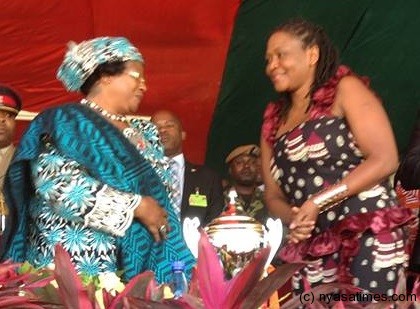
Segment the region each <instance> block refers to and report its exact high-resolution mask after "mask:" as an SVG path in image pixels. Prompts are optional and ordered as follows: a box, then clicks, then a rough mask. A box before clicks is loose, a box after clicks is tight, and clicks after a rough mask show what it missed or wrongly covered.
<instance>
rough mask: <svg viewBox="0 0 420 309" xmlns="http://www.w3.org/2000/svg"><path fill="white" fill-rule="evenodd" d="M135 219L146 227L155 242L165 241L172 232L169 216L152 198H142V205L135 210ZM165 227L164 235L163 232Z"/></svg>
mask: <svg viewBox="0 0 420 309" xmlns="http://www.w3.org/2000/svg"><path fill="white" fill-rule="evenodd" d="M134 217H135V218H136V219H137V220H139V221H140V222H141V223H142V224H143V225H144V226H146V228H147V229H148V230H149V232H150V233H151V234H152V235H153V238H154V239H155V241H161V240H163V239H164V238H165V236H166V233H167V232H169V231H170V226H169V222H168V214H167V213H166V211H165V209H163V208H162V207H161V206H160V205H159V203H158V202H157V201H156V200H155V199H154V198H153V197H151V196H143V197H142V199H141V202H140V204H139V205H138V206H137V207H136V209H134ZM163 226H164V227H165V228H164V229H165V232H164V233H162V231H161V230H162V227H163ZM160 229H161V230H160Z"/></svg>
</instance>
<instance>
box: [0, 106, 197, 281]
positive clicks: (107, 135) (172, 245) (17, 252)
mask: <svg viewBox="0 0 420 309" xmlns="http://www.w3.org/2000/svg"><path fill="white" fill-rule="evenodd" d="M130 124H131V126H132V127H134V128H137V129H138V130H140V129H144V128H148V129H149V130H148V131H144V132H142V133H143V136H144V138H145V139H147V140H148V141H151V144H154V143H155V144H156V143H157V142H154V141H153V138H152V139H150V137H154V138H156V139H157V137H155V136H156V133H157V132H156V128H155V126H154V125H143V126H142V125H140V122H136V121H133V122H131V123H130ZM47 137H48V138H47ZM46 139H47V140H50V141H51V144H52V145H54V147H55V149H56V150H57V152H58V153H61V154H63V155H64V154H65V157H66V159H68V160H73V161H76V162H78V163H79V164H80V165H81V166H83V167H85V168H86V172H87V173H88V174H89V175H90V176H91V177H92V178H93V179H95V180H97V181H99V182H100V183H101V184H104V185H107V186H109V187H111V188H113V189H115V190H118V191H122V192H131V193H132V194H137V195H142V196H143V195H149V196H152V197H153V198H155V199H156V200H157V201H158V203H159V204H160V205H162V206H163V207H164V208H165V210H166V211H167V213H168V221H169V224H170V226H171V232H169V233H168V238H167V239H166V240H165V241H164V242H161V243H156V242H154V240H153V237H152V236H151V235H150V233H149V232H148V231H147V229H146V228H145V227H144V226H143V225H141V224H140V223H138V222H137V221H136V220H134V221H133V223H132V224H131V225H130V226H129V228H128V229H127V230H126V231H125V235H124V236H122V237H116V236H113V235H112V234H109V233H106V232H105V233H104V232H101V231H99V230H98V233H92V235H91V236H90V237H92V239H93V240H95V241H101V242H102V243H103V244H101V245H98V248H97V249H96V250H101V252H104V251H107V250H108V251H107V253H109V252H115V253H116V255H117V257H118V263H116V259H114V258H112V254H110V255H109V261H108V264H106V263H104V264H102V265H101V267H103V268H102V269H107V271H114V269H122V270H124V273H123V275H124V276H125V279H126V280H128V279H130V278H131V277H133V276H135V275H137V274H138V273H140V272H142V271H145V270H147V269H151V270H154V271H155V274H156V278H157V280H158V281H159V282H169V281H170V278H171V262H172V261H174V260H183V261H184V262H185V263H186V265H187V268H186V269H187V275H189V274H190V270H191V268H192V266H193V265H194V263H195V260H194V257H193V256H192V254H191V252H190V251H189V250H188V248H187V246H186V244H185V242H184V240H183V238H182V233H181V227H180V224H179V220H178V219H177V217H176V215H175V213H174V211H173V207H172V205H171V204H170V203H171V201H170V199H169V192H168V191H167V187H166V186H165V185H164V184H163V182H162V179H161V177H160V176H159V175H161V176H162V177H167V178H168V179H169V176H165V175H167V174H168V171H164V170H160V171H159V172H158V173H157V170H158V168H157V165H155V166H154V164H155V163H154V162H151V161H149V160H147V159H146V158H145V157H143V156H142V155H141V154H140V153H139V151H138V150H137V149H136V147H135V146H134V145H133V144H132V143H131V142H130V141H129V140H128V139H126V138H124V136H123V134H122V133H121V132H120V131H118V130H117V129H116V128H115V127H114V126H112V125H111V124H110V123H109V122H108V121H106V120H105V119H104V118H102V117H100V116H99V115H98V114H97V113H95V112H94V111H92V110H91V109H89V108H88V107H86V106H82V105H80V104H67V105H64V106H61V107H59V108H54V109H50V110H47V111H45V112H43V113H41V114H40V115H39V116H37V117H36V118H35V119H34V120H33V121H32V122H31V124H30V126H29V128H28V130H27V132H26V133H25V134H24V136H23V137H22V139H21V144H20V146H19V148H18V150H17V152H16V156H15V158H14V160H13V161H12V163H11V166H10V170H9V172H8V174H7V176H6V180H5V184H6V186H5V196H6V200H7V201H8V202H9V203H10V209H11V213H12V216H11V218H12V222H11V224H10V225H9V227H11V228H14V229H15V230H12V231H8V233H6V235H11V237H9V238H8V241H7V243H8V246H7V248H8V251H7V253H6V255H5V256H4V257H3V258H12V259H13V260H15V261H24V260H26V258H27V254H26V252H27V251H28V248H29V247H30V242H31V239H33V238H31V237H32V236H31V235H32V234H31V233H30V231H32V229H30V230H29V231H28V227H32V226H33V224H34V222H32V218H37V217H38V216H37V215H39V213H38V214H37V213H36V209H42V207H44V206H47V205H46V203H47V202H46V201H45V200H43V199H41V198H40V197H39V196H38V195H35V188H34V187H33V185H32V181H31V177H30V170H29V162H30V161H31V160H34V159H35V158H37V157H38V156H39V155H40V154H41V153H42V152H43V149H44V144H45V141H44V140H46ZM146 152H148V153H149V154H150V155H151V156H154V157H155V158H156V160H155V162H157V161H159V158H160V157H162V158H163V152H162V147H161V146H159V147H157V148H156V149H155V154H154V155H152V154H151V153H152V152H153V151H152V150H150V151H149V150H148V151H146ZM166 165H167V163H166ZM162 166H163V165H162ZM158 174H159V175H158ZM96 190H97V191H98V190H100V189H99V187H98V188H97V189H96ZM48 207H50V208H49V212H48V213H46V215H45V218H44V219H45V220H46V221H48V223H49V224H51V225H52V224H53V223H54V226H56V227H57V229H60V228H61V229H62V228H64V225H65V224H67V222H66V221H65V220H66V219H65V218H73V217H75V216H76V215H77V212H76V211H75V210H72V209H66V208H65V207H54V206H53V205H48ZM93 207H94V203H93V202H91V203H90V204H88V206H86V210H87V209H93ZM57 209H58V210H59V212H57ZM63 213H65V214H66V215H67V217H64V216H63ZM58 214H60V216H59V215H58ZM54 216H56V217H54ZM47 217H49V218H47ZM83 224H84V219H81V220H80V221H79V222H77V221H71V224H70V225H65V226H66V229H68V230H69V231H71V230H73V231H74V232H75V233H77V235H79V236H80V237H84V236H83V233H82V232H81V227H82V226H83ZM92 231H96V230H94V229H92ZM54 235H56V234H54V233H51V234H50V238H51V239H49V241H51V243H52V242H54V239H55V241H59V239H58V237H57V238H55V237H53V236H54ZM74 235H76V234H74ZM82 239H83V240H84V238H82ZM60 241H61V240H60ZM70 243H71V242H69V244H70ZM77 243H78V242H77ZM78 244H79V243H78ZM84 244H87V243H86V242H83V244H79V245H80V246H81V249H83V250H86V251H88V248H85V247H83V246H84ZM90 245H91V244H90V243H88V246H90ZM67 248H71V249H72V250H74V251H77V250H78V249H77V246H74V245H73V246H71V245H69V246H67ZM80 252H82V251H80ZM101 254H102V253H101ZM104 256H106V254H104ZM42 258H45V259H49V257H43V256H37V257H35V256H34V257H32V259H34V260H35V259H38V261H39V262H40V263H47V261H46V260H42ZM86 259H88V260H89V256H86V255H84V254H81V255H80V258H78V260H77V261H76V263H78V264H79V266H80V268H82V266H83V265H84V263H85V261H86ZM90 261H92V259H90ZM86 264H87V265H88V264H89V263H86ZM95 271H96V270H95ZM99 271H100V270H99Z"/></svg>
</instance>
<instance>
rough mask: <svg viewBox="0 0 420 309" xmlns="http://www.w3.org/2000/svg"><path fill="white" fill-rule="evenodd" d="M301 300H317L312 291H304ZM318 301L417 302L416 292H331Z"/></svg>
mask: <svg viewBox="0 0 420 309" xmlns="http://www.w3.org/2000/svg"><path fill="white" fill-rule="evenodd" d="M299 299H300V302H301V303H302V304H308V303H309V304H312V303H313V302H314V301H315V296H314V294H313V293H312V292H309V293H302V294H300V296H299ZM317 301H320V302H323V303H326V304H329V303H330V302H332V301H333V302H339V301H343V302H354V301H356V302H360V303H369V302H379V301H390V302H394V301H409V302H416V301H417V299H416V295H415V294H392V295H391V296H388V295H386V294H377V293H362V292H357V293H349V294H341V293H330V294H322V293H321V294H319V299H318V300H317Z"/></svg>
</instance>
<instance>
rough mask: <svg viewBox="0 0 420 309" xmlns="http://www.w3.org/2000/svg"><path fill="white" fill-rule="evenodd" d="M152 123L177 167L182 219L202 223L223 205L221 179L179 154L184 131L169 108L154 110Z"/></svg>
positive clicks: (214, 216) (204, 167)
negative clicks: (196, 218)
mask: <svg viewBox="0 0 420 309" xmlns="http://www.w3.org/2000/svg"><path fill="white" fill-rule="evenodd" d="M151 120H152V122H153V123H154V124H155V125H156V126H157V128H158V130H159V136H160V140H161V142H162V144H163V147H164V149H165V155H166V156H167V157H169V158H170V159H172V160H174V161H176V163H177V164H178V166H179V172H178V175H179V180H180V187H181V191H182V202H181V222H183V221H184V219H185V218H186V217H189V218H193V217H198V219H199V220H200V225H201V226H205V225H207V224H208V223H209V222H210V221H211V220H213V219H214V218H216V217H217V216H218V215H219V214H220V213H221V212H222V210H223V208H224V206H225V202H224V198H223V189H222V181H221V179H220V177H219V176H218V175H217V174H216V173H215V172H214V171H212V170H211V169H209V168H208V167H206V166H204V165H196V164H193V163H190V162H188V160H187V159H186V158H185V157H184V154H183V153H182V141H183V140H184V139H185V137H186V133H185V132H184V131H183V129H182V124H181V121H180V119H179V118H178V117H177V116H176V115H175V114H173V113H172V112H170V111H166V110H161V111H157V112H156V113H154V115H153V116H152V119H151Z"/></svg>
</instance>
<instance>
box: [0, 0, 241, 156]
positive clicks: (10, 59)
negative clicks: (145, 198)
mask: <svg viewBox="0 0 420 309" xmlns="http://www.w3.org/2000/svg"><path fill="white" fill-rule="evenodd" d="M239 4H240V1H239V0H200V1H197V0H180V1H167V0H154V1H148V0H147V1H146V0H120V1H113V0H100V1H99V0H72V1H70V0H65V1H51V0H13V1H2V4H1V8H0V83H5V84H8V85H10V86H12V87H13V88H15V89H16V90H17V91H18V92H19V93H20V95H21V97H22V99H23V101H24V104H23V108H24V109H25V110H28V111H32V112H39V111H42V110H44V109H45V108H48V107H51V106H56V105H58V104H61V103H64V102H69V101H74V100H77V99H79V98H80V97H79V95H78V94H70V93H67V92H66V91H65V90H64V88H63V87H62V85H61V83H60V82H58V81H57V80H56V78H55V74H56V70H57V68H58V66H59V65H60V63H61V60H62V58H63V55H64V52H65V50H66V44H67V42H68V41H75V42H80V41H82V40H86V39H90V38H93V37H96V36H125V37H127V38H128V39H129V40H130V41H132V42H133V44H134V45H136V46H137V47H138V48H139V49H140V51H141V52H142V54H143V56H144V58H145V59H146V79H147V82H148V92H147V93H146V96H145V99H144V100H143V102H142V104H141V106H140V110H139V114H141V115H150V114H152V113H153V112H154V111H156V110H158V109H169V110H172V111H174V112H175V113H177V114H178V115H179V116H180V118H181V120H182V122H183V124H184V128H185V131H186V132H187V139H186V141H185V144H184V145H185V146H184V152H185V153H186V154H187V157H188V158H189V159H190V160H191V161H194V162H198V163H200V162H203V161H204V155H205V151H206V142H207V134H208V130H209V124H210V121H211V119H212V115H213V110H214V105H215V102H216V99H217V95H218V91H219V87H220V83H221V78H222V73H223V68H224V64H225V58H226V54H227V49H228V45H229V42H230V36H231V31H232V27H233V21H234V18H235V15H236V12H237V10H238V7H239ZM25 126H26V123H21V122H20V123H19V130H18V134H17V136H16V139H18V138H19V137H20V134H21V132H22V130H23V129H24V127H25Z"/></svg>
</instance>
